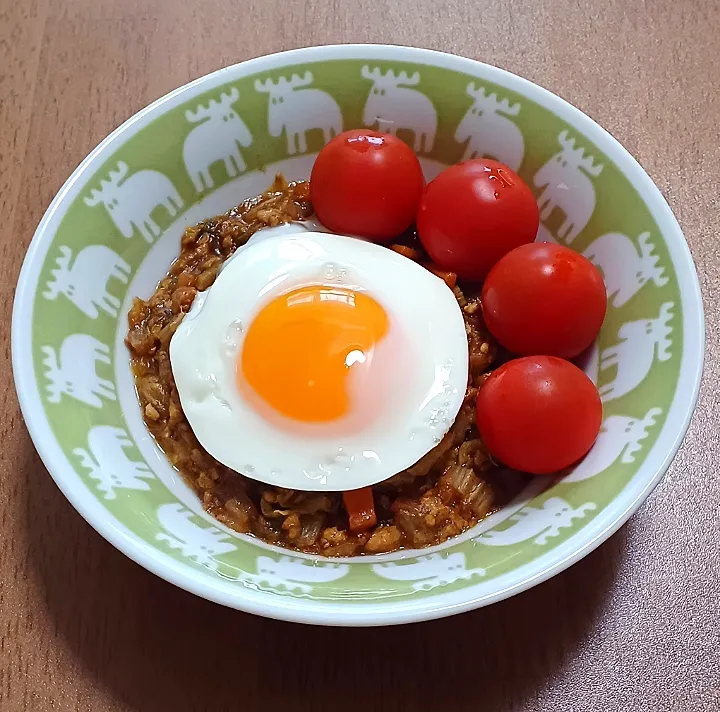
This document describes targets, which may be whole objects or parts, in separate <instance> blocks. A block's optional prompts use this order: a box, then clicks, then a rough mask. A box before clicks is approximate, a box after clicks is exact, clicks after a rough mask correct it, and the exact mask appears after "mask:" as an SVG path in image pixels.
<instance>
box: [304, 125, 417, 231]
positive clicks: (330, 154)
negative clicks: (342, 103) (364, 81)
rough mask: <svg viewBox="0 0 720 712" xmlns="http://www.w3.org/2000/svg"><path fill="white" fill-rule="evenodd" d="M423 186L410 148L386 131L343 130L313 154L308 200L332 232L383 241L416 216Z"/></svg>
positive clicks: (405, 228)
mask: <svg viewBox="0 0 720 712" xmlns="http://www.w3.org/2000/svg"><path fill="white" fill-rule="evenodd" d="M424 186H425V179H424V178H423V174H422V168H421V167H420V162H419V161H418V159H417V156H416V155H415V154H414V153H413V151H412V149H411V148H409V147H408V146H406V145H405V144H404V143H403V142H402V141H401V140H400V139H399V138H396V137H395V136H391V135H390V134H385V133H380V132H378V131H369V130H366V129H356V130H354V131H345V132H344V133H341V134H339V135H338V136H336V137H335V138H334V139H332V141H330V143H328V144H327V145H326V146H325V147H324V148H323V149H322V151H320V153H319V154H318V157H317V158H316V159H315V165H314V166H313V169H312V173H311V175H310V199H311V200H312V203H313V207H314V208H315V212H316V213H317V216H318V218H319V219H320V222H322V223H323V225H325V227H327V228H328V229H330V230H332V231H333V232H339V233H346V234H349V235H359V236H360V237H368V238H370V239H372V240H374V241H376V242H387V241H390V240H392V239H393V238H394V237H397V236H398V235H399V234H400V233H402V232H404V231H405V230H407V228H409V227H410V225H412V223H413V222H414V221H415V215H416V214H417V209H418V205H419V204H420V198H421V196H422V191H423V188H424Z"/></svg>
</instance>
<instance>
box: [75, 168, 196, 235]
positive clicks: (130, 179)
mask: <svg viewBox="0 0 720 712" xmlns="http://www.w3.org/2000/svg"><path fill="white" fill-rule="evenodd" d="M129 172H130V168H129V167H128V164H127V163H125V162H124V161H119V162H118V166H117V169H116V170H114V171H110V173H109V174H108V178H107V179H106V180H101V181H100V189H99V190H95V189H94V190H91V191H90V197H89V198H85V199H84V201H85V205H88V206H89V207H91V208H92V207H95V206H96V205H101V204H102V205H104V206H105V209H106V210H107V212H108V215H109V216H110V218H111V219H112V221H113V222H114V223H115V226H116V227H117V229H118V230H120V232H121V233H122V234H123V236H124V237H127V238H128V239H129V238H131V237H132V236H133V235H134V234H135V231H136V230H137V231H138V232H139V233H140V234H141V235H142V236H143V239H144V240H145V241H146V242H148V243H152V242H153V241H154V240H155V238H157V237H159V235H160V227H159V225H158V224H157V223H156V222H155V220H153V218H152V212H153V211H154V210H155V209H156V208H159V207H160V206H163V207H164V208H165V210H167V212H168V214H169V215H170V217H175V215H177V214H178V211H179V210H180V209H181V208H182V207H183V205H184V203H183V200H182V198H181V197H180V194H179V193H178V192H177V190H176V189H175V186H174V185H173V184H172V183H171V182H170V179H169V178H168V177H167V176H164V175H163V174H162V173H160V172H159V171H153V170H150V169H146V170H141V171H137V173H133V174H132V175H129Z"/></svg>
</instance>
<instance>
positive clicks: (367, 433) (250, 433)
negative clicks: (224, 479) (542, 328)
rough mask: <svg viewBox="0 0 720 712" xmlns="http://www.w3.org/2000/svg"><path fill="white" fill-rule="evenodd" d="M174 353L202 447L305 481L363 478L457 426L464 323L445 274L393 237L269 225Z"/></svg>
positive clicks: (400, 463) (209, 295) (203, 304)
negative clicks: (410, 255) (378, 241)
mask: <svg viewBox="0 0 720 712" xmlns="http://www.w3.org/2000/svg"><path fill="white" fill-rule="evenodd" d="M296 230H297V231H296ZM263 233H265V234H263ZM170 360H171V365H172V370H173V374H174V377H175V382H176V384H177V389H178V394H179V396H180V401H181V404H182V407H183V410H184V412H185V415H186V417H187V420H188V422H189V424H190V427H191V428H192V429H193V431H194V433H195V435H196V436H197V438H198V440H199V441H200V443H201V444H202V446H203V447H204V448H205V449H206V450H207V451H208V452H209V453H210V454H211V455H212V456H213V457H215V458H216V459H217V460H219V461H220V462H221V463H223V464H224V465H226V466H227V467H230V468H231V469H233V470H235V471H237V472H239V473H241V474H243V475H245V476H247V477H250V478H253V479H255V480H258V481H260V482H264V483H267V484H272V485H277V486H281V487H286V488H290V489H299V490H328V491H343V490H352V489H357V488H360V487H364V486H366V485H372V484H376V483H377V482H381V481H382V480H385V479H387V478H389V477H391V476H392V475H394V474H396V473H397V472H400V471H402V470H404V469H406V468H407V467H409V466H410V465H412V464H413V463H415V462H417V460H419V459H420V458H421V457H422V456H423V455H424V454H425V453H427V452H428V451H429V450H431V449H432V448H433V447H435V446H436V445H437V444H438V443H439V442H440V440H441V439H442V437H443V435H444V434H445V433H446V432H447V430H448V429H449V427H450V426H451V425H452V423H453V421H454V419H455V417H456V415H457V413H458V411H459V409H460V406H461V405H462V402H463V398H464V394H465V388H466V385H467V378H468V346H467V337H466V332H465V323H464V320H463V317H462V313H461V311H460V308H459V306H458V303H457V300H456V299H455V297H454V295H453V293H452V291H451V290H450V289H448V288H447V286H446V285H445V283H444V282H443V281H442V280H441V279H439V278H438V277H436V276H435V275H433V274H432V273H430V272H429V271H427V270H426V269H425V268H424V267H422V266H421V265H418V264H416V263H415V262H413V261H411V260H409V259H407V258H406V257H403V256H401V255H399V254H397V253H395V252H393V251H392V250H389V249H387V248H385V247H381V246H379V245H375V244H373V243H370V242H365V241H363V240H359V239H356V238H351V237H343V236H339V235H335V234H331V233H322V232H311V231H307V230H306V229H303V228H298V227H297V226H292V227H289V228H284V229H282V230H263V231H260V232H259V233H257V234H256V236H254V237H253V239H251V240H250V241H249V242H248V244H247V245H245V246H244V247H242V248H240V249H239V250H238V251H237V252H236V253H235V254H234V255H233V256H232V257H231V258H230V259H229V260H228V261H227V262H226V263H225V265H224V266H223V269H222V270H221V271H220V273H219V275H218V277H217V279H216V281H215V283H214V284H213V285H212V287H210V288H209V289H208V290H206V291H205V292H203V293H201V294H198V295H197V297H196V298H195V301H194V303H193V306H192V308H191V310H190V312H189V313H188V314H187V315H186V317H185V319H184V320H183V321H182V323H181V324H180V326H179V328H178V329H177V331H176V333H175V335H174V336H173V338H172V341H171V343H170Z"/></svg>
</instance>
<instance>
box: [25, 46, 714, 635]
mask: <svg viewBox="0 0 720 712" xmlns="http://www.w3.org/2000/svg"><path fill="white" fill-rule="evenodd" d="M378 117H379V118H378ZM370 124H374V125H376V126H377V125H378V124H379V128H380V129H381V130H386V131H387V130H390V131H393V132H396V134H397V135H398V136H399V137H400V138H402V139H404V140H406V141H407V142H408V143H409V144H410V145H411V146H413V148H414V149H415V150H416V152H417V153H418V155H419V156H420V158H421V162H422V165H423V168H424V170H425V172H426V175H427V177H428V178H432V177H433V176H434V175H436V174H437V173H438V172H439V171H440V170H441V169H442V168H443V167H444V166H445V165H448V164H452V163H455V162H457V161H459V160H461V159H463V158H468V157H471V156H482V155H489V156H493V157H495V158H497V159H499V160H501V161H503V162H505V163H507V164H509V165H510V166H511V167H513V168H515V169H517V170H518V171H519V173H520V175H521V176H523V177H524V179H525V180H526V181H527V182H528V184H529V185H530V186H531V187H532V188H533V190H534V191H535V193H536V195H537V199H538V204H539V206H540V210H541V221H542V225H541V228H540V232H539V236H538V237H539V239H542V240H549V241H557V242H561V243H563V244H567V245H569V246H571V247H572V248H573V249H575V250H578V251H580V252H582V253H583V254H585V255H586V256H588V257H589V258H590V259H591V260H592V261H593V262H594V263H595V264H596V265H597V266H598V267H599V268H600V269H601V270H602V272H603V275H604V278H605V281H606V284H607V289H608V296H609V310H608V315H607V318H606V320H605V323H604V326H603V328H602V332H601V334H600V336H599V339H598V342H597V344H596V345H595V347H594V348H593V349H592V350H591V352H590V353H588V355H587V358H586V363H585V368H586V372H587V373H589V374H590V376H591V377H592V378H593V379H595V381H596V382H597V384H598V387H599V390H600V393H601V395H602V399H603V405H604V420H603V426H602V431H601V433H600V436H599V438H598V440H597V443H596V445H595V446H594V448H593V449H592V451H591V452H590V454H589V455H588V456H587V457H586V458H585V459H584V460H583V461H582V462H581V463H580V464H579V465H578V466H577V467H576V468H575V469H574V470H572V471H571V472H570V473H569V474H568V475H566V476H565V477H563V478H561V479H559V480H557V481H556V482H555V483H554V484H552V486H550V487H548V486H547V484H546V480H545V479H544V478H537V479H534V480H532V481H531V484H530V485H529V486H528V488H527V489H526V490H525V491H523V492H522V494H521V495H520V496H519V497H518V498H516V499H515V500H513V501H512V502H511V503H510V505H508V506H507V507H505V508H504V509H502V510H500V511H499V512H497V513H495V514H493V515H492V516H491V517H489V518H488V519H486V520H485V521H483V522H482V523H480V524H479V525H478V526H476V527H475V528H474V529H472V530H470V531H468V532H466V533H464V534H463V535H461V536H459V537H457V538H455V539H452V540H450V541H448V542H446V543H445V544H443V545H440V546H436V547H433V548H431V549H424V550H406V551H400V552H395V553H392V554H387V555H382V556H374V557H369V556H368V557H356V558H353V559H344V560H329V559H323V558H319V557H312V556H309V555H303V554H297V553H292V552H289V551H287V550H282V549H279V548H276V547H273V546H271V545H268V544H265V543H263V542H261V541H258V540H256V539H253V538H251V537H247V536H244V535H240V534H237V533H235V532H232V531H231V530H229V529H227V528H225V527H224V526H223V525H221V524H219V523H218V522H217V521H215V520H214V519H213V518H212V517H210V516H209V515H207V514H206V513H205V512H204V511H203V510H202V507H201V506H200V502H199V501H198V499H197V497H196V496H195V495H194V494H193V493H192V492H191V491H190V489H189V488H188V487H187V486H186V485H185V484H184V482H183V481H182V479H181V478H180V477H179V475H178V473H177V472H176V471H175V470H173V469H172V468H171V467H170V465H169V464H168V462H167V461H166V460H165V458H164V456H163V455H162V453H161V452H160V451H159V450H158V449H157V447H156V446H155V444H154V441H153V440H152V438H151V437H150V436H149V434H148V433H147V431H146V429H145V426H144V424H143V421H142V419H141V416H140V412H139V408H138V403H137V399H136V393H135V389H134V385H133V381H132V377H131V373H130V369H129V362H128V355H127V352H126V350H125V347H124V344H123V338H124V335H125V331H126V317H125V314H126V312H127V310H128V308H129V306H130V302H131V300H132V298H133V297H134V296H137V295H139V296H148V295H149V294H150V293H152V291H153V288H154V286H155V284H156V283H157V281H158V280H159V279H160V277H161V276H163V274H164V273H165V272H166V270H167V267H168V265H169V263H170V262H171V260H172V259H173V257H174V256H175V255H176V254H177V252H178V250H179V240H180V236H181V235H182V233H183V230H184V228H185V227H186V226H189V225H193V224H195V223H197V222H198V221H200V220H201V219H202V218H204V217H207V216H211V215H214V214H217V213H220V212H223V211H225V210H227V209H229V208H230V207H231V206H233V205H235V204H237V203H238V202H239V201H240V200H241V199H242V198H245V197H248V196H252V195H255V194H257V193H259V192H261V191H262V190H263V189H265V188H266V187H267V186H268V185H269V183H270V182H271V180H272V178H273V176H274V174H275V173H276V172H282V173H283V174H284V175H285V176H286V177H288V178H290V179H301V178H307V177H308V176H309V173H310V168H311V166H312V163H313V160H314V157H315V155H316V154H317V152H318V151H319V149H320V148H321V147H322V146H323V144H324V143H325V142H326V141H328V140H329V137H330V135H331V134H332V133H333V132H337V131H339V130H341V129H349V128H352V127H359V126H363V125H370ZM703 338H704V330H703V315H702V306H701V300H700V291H699V288H698V281H697V276H696V274H695V270H694V267H693V263H692V259H691V257H690V254H689V251H688V248H687V245H686V243H685V240H684V238H683V235H682V233H681V231H680V229H679V227H678V224H677V222H676V221H675V218H674V217H673V215H672V213H671V211H670V209H669V207H668V206H667V204H666V203H665V201H664V200H663V198H662V196H661V194H660V192H659V191H658V189H657V188H656V187H655V185H654V184H653V183H652V181H651V180H650V178H649V177H648V176H647V175H646V174H645V172H644V171H643V170H642V168H641V167H640V166H639V165H638V163H637V162H636V161H635V160H634V159H633V158H632V157H631V156H630V154H628V153H627V151H625V150H624V149H623V148H622V146H620V144H619V143H617V141H615V140H614V139H613V138H612V137H611V136H610V135H609V134H608V133H606V132H605V131H604V130H603V129H602V128H600V127H599V126H598V125H597V124H596V123H594V122H593V121H592V120H591V119H590V118H588V117H587V116H585V115H584V114H583V113H582V112H580V111H578V110H577V109H575V108H573V107H572V106H571V105H569V104H568V103H566V102H565V101H563V100H562V99H560V98H558V97H557V96H555V95H553V94H551V93H550V92H548V91H546V90H544V89H541V88H540V87H538V86H536V85H534V84H532V83H530V82H528V81H526V80H524V79H521V78H519V77H517V76H514V75H512V74H509V73H508V72H505V71H502V70H500V69H496V68H494V67H490V66H487V65H485V64H481V63H479V62H475V61H472V60H469V59H463V58H460V57H455V56H451V55H447V54H442V53H439V52H432V51H428V50H422V49H414V48H409V47H392V46H371V45H368V46H363V45H347V46H334V47H313V48H308V49H301V50H295V51H291V52H283V53H280V54H275V55H271V56H267V57H261V58H258V59H253V60H250V61H247V62H243V63H241V64H238V65H236V66H233V67H228V68H226V69H222V70H220V71H218V72H215V73H213V74H210V75H208V76H206V77H202V78H201V79H198V80H196V81H194V82H191V83H190V84H187V85H186V86H184V87H182V88H180V89H177V90H176V91H173V92H171V93H170V94H168V95H167V96H165V97H163V98H161V99H159V100H158V101H156V102H155V103H153V104H152V105H150V106H149V107H147V108H146V109H144V110H142V111H140V112H139V113H138V114H136V115H135V116H133V117H132V118H131V119H129V120H128V121H126V122H125V123H124V124H123V125H122V126H121V127H120V128H118V129H117V130H116V131H114V132H113V133H112V134H111V135H110V136H108V137H107V138H106V139H105V140H104V141H102V143H100V145H99V146H98V147H97V148H95V150H93V151H92V153H90V155H89V156H88V157H87V158H86V159H85V160H84V161H83V162H82V163H81V164H80V166H79V167H78V168H77V169H76V170H75V172H74V173H73V174H72V176H71V177H70V178H69V179H68V181H67V182H66V183H65V185H64V186H63V188H62V189H61V190H60V192H59V193H58V195H57V196H56V197H55V199H54V200H53V202H52V204H51V205H50V207H49V208H48V210H47V212H46V214H45V216H44V217H43V219H42V221H41V223H40V225H39V226H38V228H37V231H36V233H35V236H34V238H33V240H32V244H31V245H30V248H29V250H28V253H27V257H26V259H25V263H24V265H23V268H22V272H21V275H20V279H19V283H18V287H17V292H16V297H15V305H14V312H13V323H12V352H13V353H12V355H13V368H14V373H15V380H16V385H17V391H18V396H19V400H20V404H21V407H22V411H23V415H24V417H25V421H26V423H27V426H28V429H29V431H30V434H31V436H32V439H33V441H34V443H35V446H36V447H37V449H38V451H39V453H40V455H41V457H42V459H43V462H44V463H45V465H46V467H47V469H48V470H49V472H50V474H51V475H52V476H53V478H54V479H55V481H56V482H57V484H58V486H59V487H60V489H61V490H62V492H63V493H64V494H65V496H66V497H67V498H68V499H69V500H70V502H71V503H72V504H73V506H74V507H75V508H76V509H77V510H78V511H79V512H80V514H81V515H82V516H83V517H85V519H86V520H87V521H88V522H89V523H90V524H91V525H92V526H93V527H94V528H95V529H96V530H97V531H98V532H100V534H102V536H104V537H105V538H106V539H107V540H108V541H109V542H111V543H112V544H113V545H114V546H116V547H117V548H118V549H120V550H121V551H123V552H124V553H125V554H127V555H128V556H129V557H131V558H132V559H134V560H135V561H136V562H138V563H139V564H141V565H142V566H144V567H145V568H147V569H149V570H150V571H153V572H154V573H156V574H158V575H159V576H161V577H163V578H164V579H166V580H168V581H170V582H172V583H174V584H176V585H178V586H180V587H182V588H184V589H186V590H188V591H192V592H193V593H196V594H198V595H200V596H203V597H205V598H207V599H210V600H213V601H217V602H218V603H222V604H224V605H227V606H231V607H233V608H237V609H242V610H245V611H249V612H252V613H256V614H260V615H265V616H271V617H274V618H280V619H286V620H292V621H299V622H303V623H319V624H329V625H379V624H391V623H405V622H409V621H417V620H423V619H429V618H437V617H441V616H447V615H451V614H454V613H458V612H461V611H467V610H469V609H472V608H477V607H479V606H484V605H487V604H489V603H492V602H494V601H498V600H500V599H502V598H506V597H508V596H510V595H513V594H515V593H517V592H519V591H522V590H524V589H527V588H529V587H530V586H533V585H535V584H537V583H539V582H540V581H543V580H544V579H547V578H548V577H550V576H552V575H554V574H556V573H558V572H559V571H561V570H562V569H564V568H566V567H567V566H569V565H570V564H572V563H573V562H575V561H577V560H579V559H580V558H581V557H583V556H584V555H586V554H587V553H588V552H590V551H591V550H592V549H594V548H595V547H597V546H598V545H599V544H600V543H601V542H602V541H604V540H605V539H607V538H608V537H609V536H610V535H611V534H612V533H613V532H614V531H615V530H617V529H618V528H619V527H620V526H621V525H622V524H623V522H625V521H626V520H627V519H628V517H629V516H630V515H631V514H632V513H633V512H634V511H635V510H636V509H637V508H638V507H639V506H640V504H641V503H642V502H643V500H644V499H645V498H646V497H647V496H648V495H649V493H650V492H651V490H652V489H653V487H654V486H655V485H656V484H657V483H658V481H659V479H660V478H661V477H662V475H663V473H664V472H665V470H666V469H667V467H668V465H669V463H670V461H671V459H672V457H673V455H674V454H675V452H676V450H677V449H678V447H679V445H680V442H681V440H682V438H683V436H684V434H685V430H686V428H687V426H688V422H689V419H690V416H691V414H692V411H693V408H694V405H695V401H696V398H697V393H698V385H699V382H700V376H701V370H702V357H703Z"/></svg>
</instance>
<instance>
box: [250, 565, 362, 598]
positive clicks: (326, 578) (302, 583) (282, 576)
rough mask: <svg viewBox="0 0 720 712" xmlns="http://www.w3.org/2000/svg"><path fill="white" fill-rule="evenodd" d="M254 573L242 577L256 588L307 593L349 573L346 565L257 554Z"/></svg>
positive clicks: (348, 567)
mask: <svg viewBox="0 0 720 712" xmlns="http://www.w3.org/2000/svg"><path fill="white" fill-rule="evenodd" d="M256 566H257V574H245V576H244V577H243V579H244V580H245V581H246V582H248V583H252V584H255V585H257V586H259V587H263V588H264V587H269V588H271V589H276V590H282V589H285V590H287V591H295V592H298V593H304V594H308V593H310V592H311V591H312V590H313V588H314V587H315V586H317V585H318V584H321V583H331V582H333V581H338V580H339V579H341V578H343V576H346V575H347V574H348V573H350V566H348V564H336V563H329V562H328V563H318V562H313V561H308V560H307V559H301V558H299V557H293V556H281V557H280V558H279V559H272V558H270V557H269V556H258V557H257V561H256Z"/></svg>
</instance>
